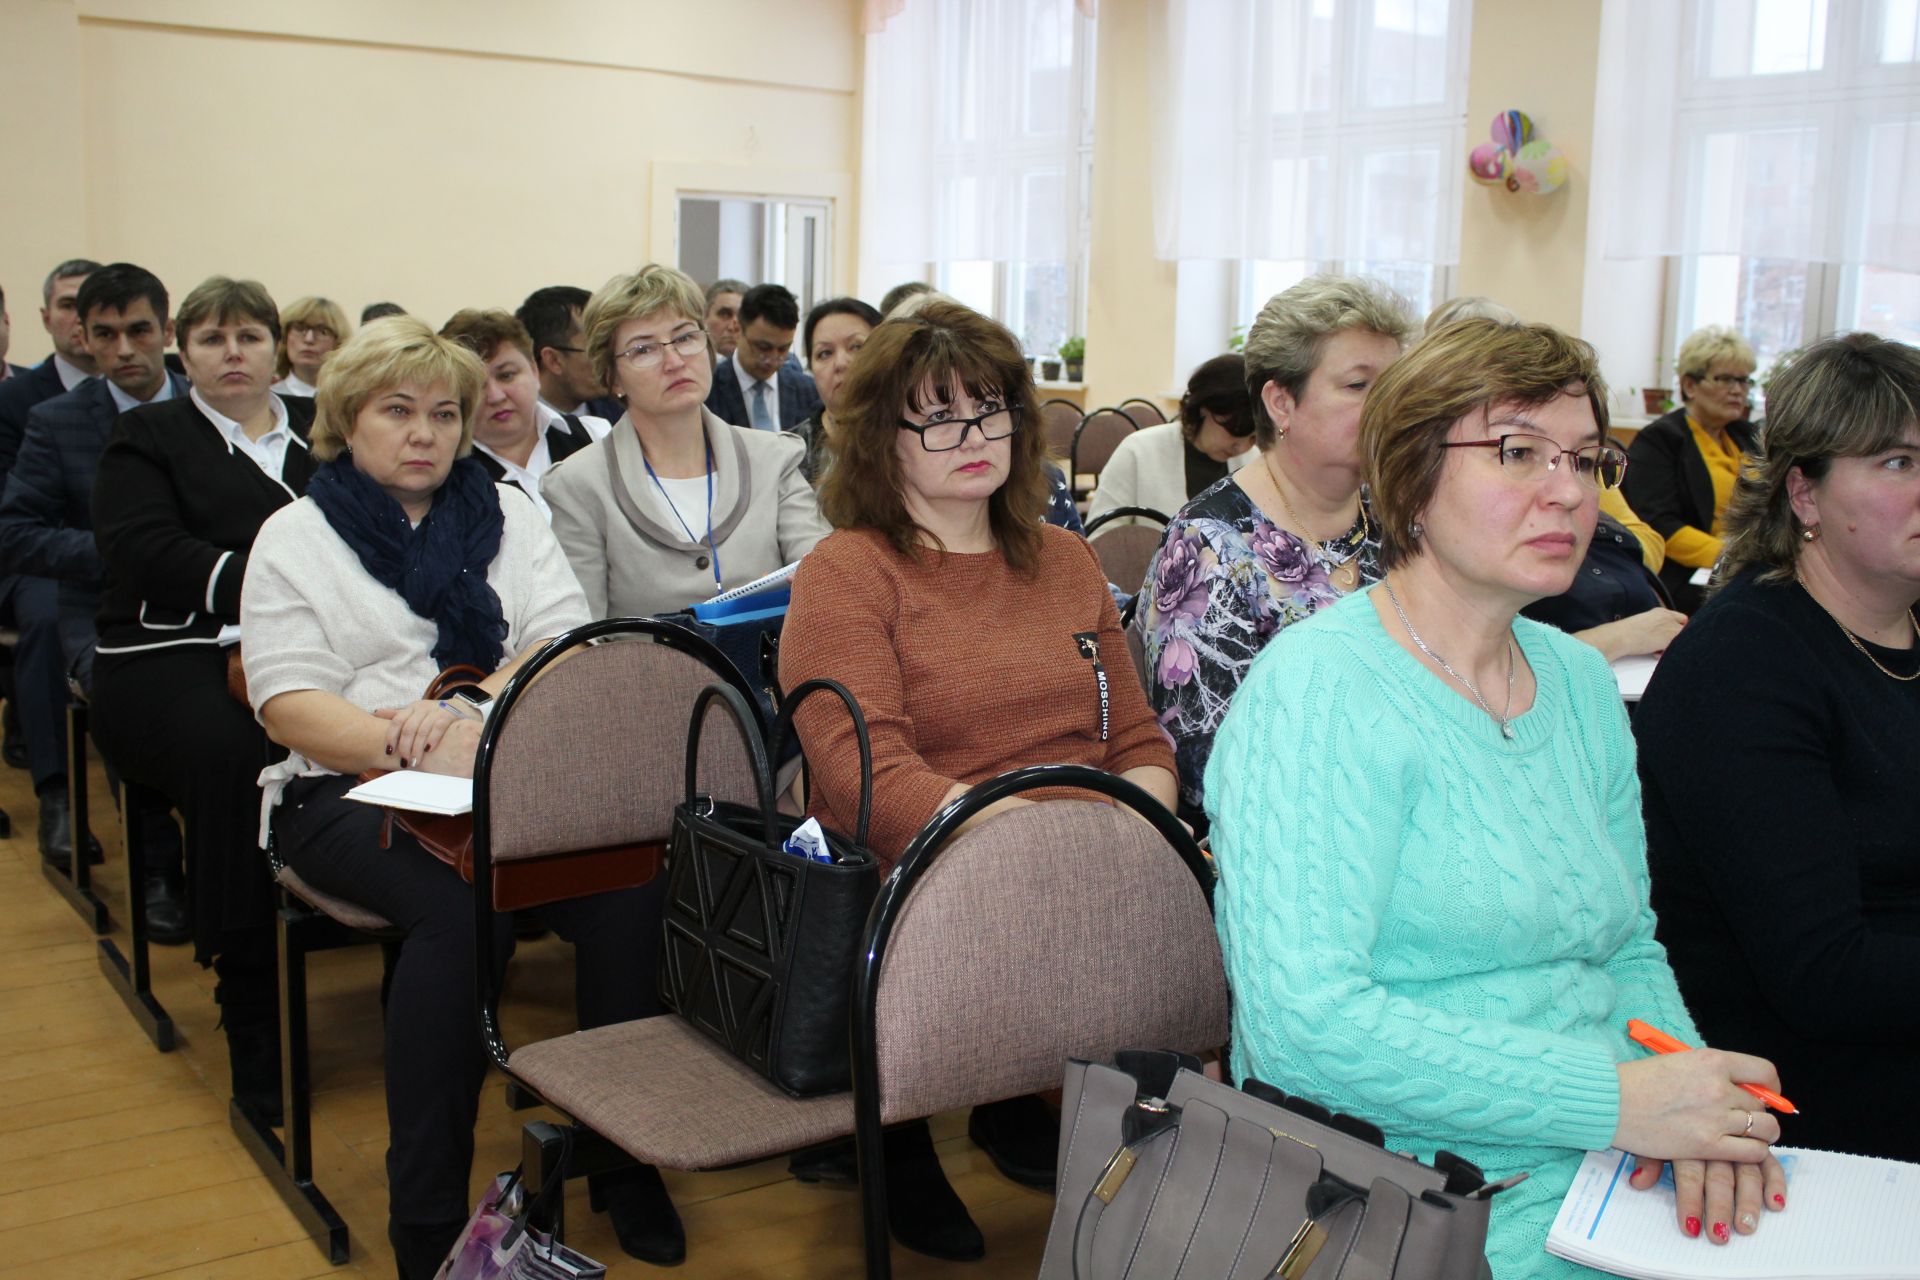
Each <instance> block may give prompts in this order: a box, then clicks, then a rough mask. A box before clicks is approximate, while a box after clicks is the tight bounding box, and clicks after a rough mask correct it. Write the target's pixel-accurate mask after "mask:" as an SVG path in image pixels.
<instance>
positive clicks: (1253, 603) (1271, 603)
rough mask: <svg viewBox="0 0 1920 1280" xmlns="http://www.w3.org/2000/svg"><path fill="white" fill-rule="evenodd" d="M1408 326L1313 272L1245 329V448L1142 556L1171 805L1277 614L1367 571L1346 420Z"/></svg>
mask: <svg viewBox="0 0 1920 1280" xmlns="http://www.w3.org/2000/svg"><path fill="white" fill-rule="evenodd" d="M1412 332H1413V321H1412V318H1411V317H1410V316H1409V315H1408V313H1407V309H1406V305H1405V303H1404V302H1402V300H1401V299H1400V298H1399V297H1398V296H1396V295H1395V294H1393V293H1392V292H1391V291H1390V290H1388V289H1386V288H1385V287H1384V286H1382V285H1379V284H1377V283H1375V282H1373V281H1371V280H1365V279H1357V278H1351V277H1343V276H1312V277H1309V278H1308V279H1305V280H1302V281H1301V282H1300V283H1299V284H1296V285H1294V286H1293V287H1292V288H1290V289H1287V290H1285V291H1284V292H1282V293H1278V294H1275V295H1274V296H1273V297H1272V298H1270V299H1269V300H1268V301H1267V305H1266V306H1264V307H1262V308H1261V309H1260V315H1259V317H1258V318H1257V319H1255V320H1254V322H1253V328H1252V329H1251V330H1249V331H1248V333H1247V343H1246V350H1245V354H1246V360H1247V388H1248V391H1249V392H1250V393H1251V395H1252V397H1253V403H1254V441H1255V443H1256V445H1257V446H1258V448H1259V450H1260V456H1259V459H1258V461H1257V462H1255V463H1254V464H1253V465H1250V466H1248V467H1246V468H1244V469H1242V470H1241V471H1239V472H1238V473H1236V474H1235V475H1232V476H1229V477H1228V478H1227V479H1225V480H1222V481H1220V482H1219V483H1218V484H1216V485H1214V486H1213V487H1212V488H1210V489H1208V490H1207V491H1206V492H1204V493H1202V494H1201V495H1200V496H1199V497H1197V498H1195V499H1194V500H1193V501H1191V502H1189V503H1188V504H1187V505H1186V506H1185V507H1182V508H1181V510H1180V514H1179V515H1177V516H1175V517H1174V520H1173V523H1172V524H1170V525H1168V526H1167V533H1166V537H1165V538H1164V539H1163V540H1162V541H1161V543H1160V550H1159V552H1158V553H1157V554H1156V555H1155V556H1154V560H1153V564H1152V565H1151V566H1149V567H1148V569H1147V579H1146V582H1145V584H1144V585H1143V586H1142V589H1141V596H1140V604H1139V616H1140V625H1141V627H1142V630H1143V635H1144V637H1145V639H1146V648H1147V660H1148V667H1149V670H1148V678H1147V696H1148V698H1149V699H1150V700H1151V701H1152V703H1153V707H1154V710H1155V711H1156V712H1157V713H1158V714H1159V717H1160V723H1161V724H1162V725H1164V726H1165V727H1166V729H1167V732H1168V733H1170V734H1172V735H1173V741H1174V747H1175V751H1176V754H1177V759H1178V762H1179V770H1180V801H1181V810H1182V816H1184V817H1186V818H1188V819H1189V820H1190V821H1191V820H1193V819H1195V818H1196V817H1198V815H1199V813H1200V803H1201V786H1202V778H1203V776H1204V774H1205V772H1206V766H1207V755H1208V752H1209V751H1210V750H1211V748H1212V746H1213V733H1214V730H1215V729H1217V728H1218V727H1219V725H1220V721H1221V719H1222V718H1223V717H1224V716H1225V715H1226V713H1227V703H1228V701H1229V700H1230V699H1231V698H1232V697H1233V692H1234V690H1235V689H1237V688H1239V687H1240V680H1241V678H1242V677H1243V676H1245V674H1246V671H1247V667H1248V665H1249V664H1250V663H1251V662H1252V661H1253V659H1254V657H1255V655H1257V654H1258V653H1259V652H1260V650H1261V649H1263V648H1265V647H1266V644H1267V641H1269V640H1271V639H1272V638H1273V637H1274V636H1275V635H1277V634H1278V633H1279V632H1280V630H1281V628H1283V627H1286V626H1290V625H1291V624H1293V623H1295V622H1298V621H1300V620H1301V619H1302V618H1306V617H1309V616H1311V615H1312V613H1313V612H1314V611H1315V610H1316V609H1318V608H1320V607H1321V606H1322V605H1325V604H1330V603H1332V602H1333V601H1335V600H1338V599H1339V598H1340V597H1341V596H1342V595H1344V594H1346V593H1347V592H1349V591H1352V590H1353V589H1354V588H1356V587H1359V586H1364V585H1365V584H1367V583H1370V582H1373V581H1374V580H1376V579H1377V578H1378V577H1379V576H1380V570H1379V567H1378V566H1377V565H1376V563H1375V561H1374V556H1375V552H1376V549H1377V547H1378V537H1377V534H1376V533H1375V532H1374V530H1373V527H1372V520H1371V517H1370V516H1369V514H1368V512H1367V508H1366V503H1365V501H1364V499H1363V496H1362V495H1361V492H1360V458H1359V454H1358V453H1357V451H1356V448H1355V443H1354V440H1355V434H1356V432H1357V430H1358V427H1359V423H1360V406H1361V405H1362V404H1363V403H1364V402H1365V401H1366V395H1367V388H1368V387H1370V386H1372V385H1373V381H1374V379H1375V378H1377V377H1379V376H1380V374H1381V372H1382V371H1383V370H1385V368H1386V367H1387V366H1388V365H1390V364H1392V363H1393V362H1394V360H1396V359H1397V358H1398V357H1399V355H1400V351H1401V349H1402V348H1403V347H1404V346H1405V345H1406V342H1407V340H1408V338H1409V336H1410V335H1411V333H1412Z"/></svg>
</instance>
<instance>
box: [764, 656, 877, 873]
mask: <svg viewBox="0 0 1920 1280" xmlns="http://www.w3.org/2000/svg"><path fill="white" fill-rule="evenodd" d="M822 690H825V691H826V692H828V693H831V694H833V695H834V696H835V697H837V698H839V699H840V702H841V704H842V705H843V706H845V707H846V709H847V715H849V716H850V717H852V719H853V736H854V737H855V738H856V739H857V740H858V741H859V743H860V814H859V817H858V818H857V819H856V820H855V824H854V826H855V830H854V833H853V842H854V843H855V844H857V845H859V846H860V847H861V848H862V849H864V848H866V847H867V819H868V818H870V817H872V816H873V744H872V743H871V742H870V741H868V738H867V718H866V717H865V716H864V715H861V714H860V704H859V702H858V701H856V700H855V699H854V696H853V695H852V694H851V693H849V692H848V691H847V686H845V685H843V684H841V683H840V682H839V681H838V680H830V679H828V678H826V677H824V676H821V677H818V678H816V679H813V680H808V681H805V682H803V683H802V684H800V685H799V686H798V687H796V688H794V689H793V690H792V691H791V692H789V693H788V694H787V696H786V698H785V699H783V700H782V701H781V703H780V714H779V715H778V716H776V717H774V721H773V758H774V759H775V760H778V759H780V758H781V754H782V753H781V748H783V747H784V746H785V745H786V742H787V735H788V734H789V733H792V732H794V726H793V713H794V711H795V710H796V709H797V708H798V707H799V706H800V704H801V703H803V702H805V701H806V700H807V699H808V698H809V697H811V696H812V695H814V694H816V693H819V692H821V691H822ZM801 768H802V769H805V768H806V753H805V752H804V751H803V752H802V753H801Z"/></svg>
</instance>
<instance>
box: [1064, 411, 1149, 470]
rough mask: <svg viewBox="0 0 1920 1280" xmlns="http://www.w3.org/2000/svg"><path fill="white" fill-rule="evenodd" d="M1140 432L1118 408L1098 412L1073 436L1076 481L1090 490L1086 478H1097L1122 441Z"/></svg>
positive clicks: (1087, 419) (1130, 419) (1137, 426)
mask: <svg viewBox="0 0 1920 1280" xmlns="http://www.w3.org/2000/svg"><path fill="white" fill-rule="evenodd" d="M1139 429H1140V427H1139V424H1138V423H1136V422H1135V421H1134V420H1133V419H1132V418H1129V417H1128V416H1127V415H1126V414H1124V413H1122V412H1120V411H1119V410H1118V409H1095V410H1094V411H1093V412H1092V413H1090V414H1088V415H1087V417H1086V421H1084V422H1082V423H1081V424H1080V429H1079V430H1078V431H1076V432H1074V435H1073V482H1074V484H1076V485H1081V484H1085V485H1086V487H1088V488H1091V487H1092V483H1091V481H1090V480H1086V479H1084V478H1085V477H1098V476H1099V474H1100V473H1101V471H1103V470H1105V468H1106V465H1107V459H1109V458H1111V457H1112V456H1113V451H1114V450H1115V449H1117V448H1119V447H1120V442H1121V441H1122V440H1125V439H1126V438H1127V437H1128V436H1130V435H1132V434H1133V433H1134V432H1135V431H1138V430H1139Z"/></svg>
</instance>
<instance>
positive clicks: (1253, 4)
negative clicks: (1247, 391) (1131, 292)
mask: <svg viewBox="0 0 1920 1280" xmlns="http://www.w3.org/2000/svg"><path fill="white" fill-rule="evenodd" d="M1151 3H1152V9H1151V15H1152V21H1153V24H1154V27H1153V41H1154V47H1156V48H1158V49H1161V50H1163V51H1164V54H1165V67H1164V71H1163V72H1162V74H1160V75H1157V76H1155V77H1154V78H1153V80H1152V82H1151V85H1150V93H1151V103H1152V107H1153V115H1154V119H1155V121H1156V131H1155V135H1154V139H1153V196H1154V200H1153V205H1154V219H1153V222H1154V239H1155V245H1156V251H1157V253H1158V255H1159V256H1160V257H1161V258H1164V259H1173V260H1197V259H1208V258H1240V259H1267V260H1274V261H1293V260H1300V261H1306V262H1313V263H1333V262H1340V263H1355V264H1358V263H1411V264H1431V265H1442V266H1444V265H1449V264H1453V263H1456V262H1458V261H1459V257H1460V202H1461V183H1462V178H1463V175H1464V172H1465V164H1466V85H1467V75H1466V63H1467V47H1468V22H1469V15H1470V9H1471V6H1470V0H1151Z"/></svg>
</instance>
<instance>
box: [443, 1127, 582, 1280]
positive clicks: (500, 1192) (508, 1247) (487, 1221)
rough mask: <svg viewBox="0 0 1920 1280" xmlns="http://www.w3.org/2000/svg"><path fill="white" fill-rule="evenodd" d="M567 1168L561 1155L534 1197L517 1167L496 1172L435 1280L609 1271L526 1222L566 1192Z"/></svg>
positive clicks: (550, 1277) (560, 1279) (576, 1276)
mask: <svg viewBox="0 0 1920 1280" xmlns="http://www.w3.org/2000/svg"><path fill="white" fill-rule="evenodd" d="M568 1145H569V1146H571V1145H572V1144H571V1143H569V1144H568ZM566 1168H567V1161H566V1159H565V1157H564V1155H563V1157H562V1158H561V1159H560V1160H559V1161H557V1162H556V1163H555V1164H554V1167H553V1172H551V1173H550V1174H548V1175H547V1184H546V1185H545V1186H543V1187H541V1188H540V1191H539V1193H538V1194H537V1195H535V1196H534V1197H533V1199H532V1200H528V1199H527V1195H526V1186H525V1184H524V1183H522V1182H521V1181H520V1171H519V1170H518V1169H515V1170H514V1171H513V1172H512V1173H503V1174H501V1175H500V1176H499V1177H497V1178H495V1179H494V1180H493V1184H492V1185H491V1186H489V1187H488V1188H487V1189H486V1191H485V1192H484V1193H483V1194H482V1195H481V1197H480V1203H479V1204H477V1205H475V1206H474V1210H473V1216H472V1217H470V1218H468V1219H467V1225H466V1229H465V1230H463V1231H462V1232H461V1233H460V1238H459V1239H458V1240H456V1241H455V1242H454V1245H453V1250H452V1252H450V1253H448V1254H447V1260H446V1261H445V1262H443V1263H441V1264H440V1270H439V1271H438V1272H437V1273H435V1277H434V1280H601V1277H603V1276H605V1275H606V1274H607V1269H606V1267H605V1266H604V1265H603V1264H601V1263H598V1262H595V1261H594V1260H593V1259H592V1258H589V1257H587V1256H586V1255H584V1254H581V1253H576V1252H574V1251H573V1250H572V1249H569V1248H568V1247H567V1246H566V1245H564V1244H561V1243H559V1242H557V1241H555V1240H554V1239H553V1238H552V1237H551V1236H549V1235H547V1234H545V1233H544V1232H540V1231H536V1230H534V1229H533V1228H532V1226H531V1225H530V1224H531V1222H532V1220H533V1218H534V1216H535V1214H536V1212H537V1211H538V1210H539V1209H541V1208H542V1207H544V1206H545V1205H547V1204H549V1203H551V1202H552V1200H553V1198H554V1197H555V1196H558V1195H561V1194H563V1193H564V1188H565V1186H566Z"/></svg>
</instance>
